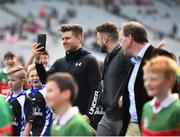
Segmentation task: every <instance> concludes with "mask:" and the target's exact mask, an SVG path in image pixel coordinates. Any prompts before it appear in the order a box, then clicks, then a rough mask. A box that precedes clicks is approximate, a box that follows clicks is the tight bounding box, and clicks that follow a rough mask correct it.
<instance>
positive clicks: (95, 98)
mask: <svg viewBox="0 0 180 137" xmlns="http://www.w3.org/2000/svg"><path fill="white" fill-rule="evenodd" d="M98 93H99V92H98V91H95V93H94V98H93V102H92V104H91V108H90V112H89V114H91V115H92V114H93V113H94V111H95V109H96V104H97V101H98Z"/></svg>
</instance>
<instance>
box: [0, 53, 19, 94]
mask: <svg viewBox="0 0 180 137" xmlns="http://www.w3.org/2000/svg"><path fill="white" fill-rule="evenodd" d="M3 63H4V65H5V67H4V69H2V70H0V94H3V95H8V93H9V87H8V80H7V72H8V70H9V69H11V68H12V67H14V66H15V65H16V56H15V54H14V53H12V52H10V51H9V52H7V53H5V55H4V62H3Z"/></svg>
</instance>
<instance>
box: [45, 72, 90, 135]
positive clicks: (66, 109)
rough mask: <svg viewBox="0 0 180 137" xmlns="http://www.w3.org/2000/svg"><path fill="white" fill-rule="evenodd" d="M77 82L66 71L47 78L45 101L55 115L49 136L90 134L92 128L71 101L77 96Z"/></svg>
mask: <svg viewBox="0 0 180 137" xmlns="http://www.w3.org/2000/svg"><path fill="white" fill-rule="evenodd" d="M77 92H78V88H77V84H76V82H75V81H74V79H73V78H72V76H71V75H70V74H68V73H55V74H53V75H51V76H50V77H49V78H48V80H47V102H48V105H49V106H50V107H51V108H53V109H54V110H55V112H56V113H57V116H56V118H55V120H54V121H53V124H52V127H51V136H88V135H89V136H90V135H92V130H91V128H90V126H89V125H88V123H87V122H86V121H85V120H84V119H83V118H82V116H81V115H80V113H79V111H78V108H77V107H72V102H73V101H74V99H76V97H77Z"/></svg>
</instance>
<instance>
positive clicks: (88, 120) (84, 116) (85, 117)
mask: <svg viewBox="0 0 180 137" xmlns="http://www.w3.org/2000/svg"><path fill="white" fill-rule="evenodd" d="M82 116H83V118H84V119H85V120H86V121H87V122H88V123H90V119H89V117H88V116H87V115H82Z"/></svg>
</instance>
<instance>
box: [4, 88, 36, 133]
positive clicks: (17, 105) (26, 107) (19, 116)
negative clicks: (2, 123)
mask: <svg viewBox="0 0 180 137" xmlns="http://www.w3.org/2000/svg"><path fill="white" fill-rule="evenodd" d="M7 101H8V102H9V103H10V105H11V107H12V112H13V119H12V126H13V135H15V136H22V135H23V132H24V129H25V126H26V123H27V122H32V121H33V119H34V116H33V114H32V107H33V106H32V102H31V99H30V98H29V97H28V96H27V95H26V93H25V92H24V91H22V92H20V93H19V95H17V96H16V95H14V93H12V94H11V95H10V96H8V97H7Z"/></svg>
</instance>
